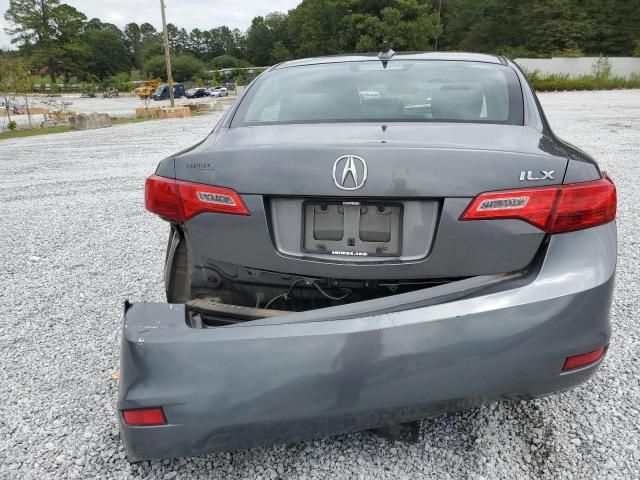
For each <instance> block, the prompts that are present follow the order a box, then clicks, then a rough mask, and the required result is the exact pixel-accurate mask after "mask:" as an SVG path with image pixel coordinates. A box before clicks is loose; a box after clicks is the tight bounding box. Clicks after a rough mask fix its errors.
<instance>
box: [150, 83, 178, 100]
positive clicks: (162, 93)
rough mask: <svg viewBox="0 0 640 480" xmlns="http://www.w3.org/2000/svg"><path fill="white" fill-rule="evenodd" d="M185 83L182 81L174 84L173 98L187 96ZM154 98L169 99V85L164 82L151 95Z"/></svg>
mask: <svg viewBox="0 0 640 480" xmlns="http://www.w3.org/2000/svg"><path fill="white" fill-rule="evenodd" d="M185 93H186V92H185V90H184V85H183V84H181V83H174V84H173V98H182V97H184V96H185ZM151 97H152V98H153V99H154V100H167V99H168V98H169V85H167V84H166V83H163V84H162V85H160V86H159V87H158V88H157V89H156V91H155V92H153V94H152V95H151Z"/></svg>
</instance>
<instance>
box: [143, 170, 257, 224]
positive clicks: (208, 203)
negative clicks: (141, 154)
mask: <svg viewBox="0 0 640 480" xmlns="http://www.w3.org/2000/svg"><path fill="white" fill-rule="evenodd" d="M144 204H145V207H146V209H147V210H149V211H150V212H152V213H155V214H157V215H160V216H161V217H162V218H165V219H167V220H172V221H175V222H184V221H187V220H189V219H190V218H192V217H194V216H196V215H198V214H199V213H204V212H211V213H230V214H233V215H249V210H247V207H246V206H245V204H244V202H243V201H242V199H241V198H240V195H238V193H237V192H235V191H234V190H231V189H230V188H223V187H213V186H211V185H200V184H198V183H191V182H185V181H182V180H175V179H173V178H164V177H159V176H157V175H151V176H150V177H149V178H147V182H146V184H145V195H144Z"/></svg>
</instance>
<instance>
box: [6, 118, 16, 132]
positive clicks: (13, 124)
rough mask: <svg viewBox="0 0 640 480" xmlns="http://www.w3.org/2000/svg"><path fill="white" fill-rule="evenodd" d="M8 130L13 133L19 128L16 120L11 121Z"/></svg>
mask: <svg viewBox="0 0 640 480" xmlns="http://www.w3.org/2000/svg"><path fill="white" fill-rule="evenodd" d="M7 128H8V129H9V130H11V131H13V130H15V129H16V128H18V124H17V123H16V121H15V120H11V121H10V122H9V123H7Z"/></svg>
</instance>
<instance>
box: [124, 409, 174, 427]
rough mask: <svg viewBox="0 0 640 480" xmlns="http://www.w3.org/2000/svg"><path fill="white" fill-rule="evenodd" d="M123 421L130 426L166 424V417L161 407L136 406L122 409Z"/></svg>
mask: <svg viewBox="0 0 640 480" xmlns="http://www.w3.org/2000/svg"><path fill="white" fill-rule="evenodd" d="M122 418H123V419H124V423H126V424H127V425H129V426H132V427H151V426H154V425H166V424H167V419H166V418H165V416H164V412H163V411H162V408H136V409H133V410H123V411H122Z"/></svg>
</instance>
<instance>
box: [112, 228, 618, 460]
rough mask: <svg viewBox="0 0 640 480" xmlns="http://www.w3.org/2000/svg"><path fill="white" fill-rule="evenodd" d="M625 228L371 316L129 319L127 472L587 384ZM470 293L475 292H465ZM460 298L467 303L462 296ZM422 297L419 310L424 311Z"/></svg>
mask: <svg viewBox="0 0 640 480" xmlns="http://www.w3.org/2000/svg"><path fill="white" fill-rule="evenodd" d="M615 263H616V228H615V223H611V224H608V225H604V226H601V227H597V228H592V229H588V230H583V231H578V232H573V233H567V234H562V235H555V236H552V237H551V238H550V241H549V244H548V246H547V251H546V253H545V255H544V258H543V259H542V260H541V261H540V264H539V265H537V266H536V267H535V268H532V269H531V271H529V272H527V273H526V274H525V275H523V276H520V277H514V278H506V279H502V280H501V281H495V279H491V278H489V279H486V282H485V283H483V282H479V283H478V282H477V281H476V283H474V281H473V279H470V280H471V282H470V281H462V282H457V283H453V284H449V285H445V286H442V287H434V288H431V289H427V290H421V291H419V292H411V293H409V294H402V295H396V296H393V297H387V298H384V299H377V300H373V301H370V302H361V303H359V304H352V305H344V306H340V307H334V308H330V309H322V310H316V311H311V312H305V313H300V314H298V313H292V314H288V315H284V316H280V317H273V318H267V319H263V320H257V321H251V322H247V323H243V324H238V325H234V326H231V327H223V328H211V329H194V328H191V327H189V326H187V322H186V321H185V317H186V307H185V306H184V305H170V304H151V303H140V304H134V305H132V306H130V307H129V308H128V310H127V312H126V314H125V320H124V326H123V335H122V351H121V383H120V393H119V400H118V410H119V411H121V410H125V409H134V408H147V407H162V408H163V409H164V413H165V416H166V420H167V422H168V424H167V425H163V426H154V427H132V426H127V425H125V424H124V422H123V420H122V416H121V415H119V421H120V431H121V435H122V438H123V440H124V443H125V446H126V449H127V453H128V455H129V458H130V460H143V459H150V458H166V457H178V456H187V455H198V454H203V453H207V452H211V451H217V450H218V451H219V450H236V449H244V448H250V447H255V446H260V445H266V444H272V443H282V442H292V441H298V440H305V439H310V438H315V437H322V436H328V435H336V434H341V433H346V432H351V431H358V430H364V429H369V428H374V427H378V426H383V425H391V424H396V423H402V422H407V421H412V420H416V419H421V418H426V417H429V416H434V415H437V414H440V413H443V412H446V411H451V410H457V409H461V408H464V407H468V406H472V405H476V404H479V403H482V402H487V401H492V400H498V399H512V398H525V399H526V398H534V397H537V396H541V395H545V394H548V393H551V392H554V391H559V390H564V389H568V388H571V387H574V386H576V385H578V384H580V383H582V382H584V381H586V380H587V379H588V378H590V376H591V375H593V373H594V372H595V370H596V369H597V366H598V365H599V363H596V364H593V365H590V366H588V367H585V368H582V369H578V370H575V371H571V372H565V373H563V372H562V367H563V362H564V360H565V358H566V357H568V356H571V355H576V354H579V353H582V352H587V351H591V350H596V349H598V348H600V347H602V346H606V345H607V344H608V343H609V336H610V323H609V308H610V305H611V299H612V291H613V283H614V275H615ZM463 282H466V283H463ZM456 289H457V290H456ZM421 296H422V298H421Z"/></svg>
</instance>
